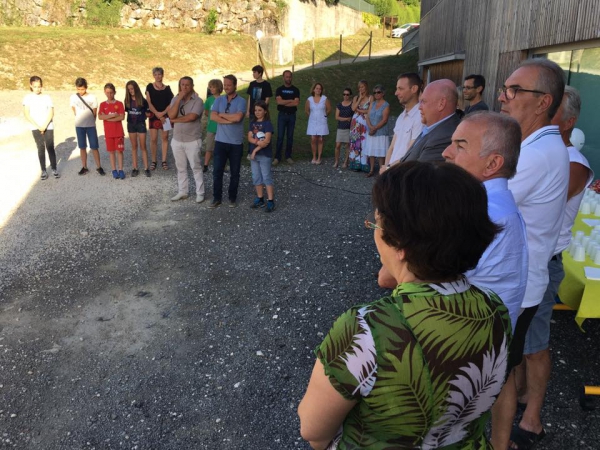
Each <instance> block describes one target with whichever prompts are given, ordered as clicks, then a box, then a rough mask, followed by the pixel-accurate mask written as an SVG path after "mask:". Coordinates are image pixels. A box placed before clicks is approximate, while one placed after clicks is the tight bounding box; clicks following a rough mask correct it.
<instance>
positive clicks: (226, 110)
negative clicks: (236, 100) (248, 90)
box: [225, 102, 231, 114]
mask: <svg viewBox="0 0 600 450" xmlns="http://www.w3.org/2000/svg"><path fill="white" fill-rule="evenodd" d="M229 108H231V102H227V106H226V107H225V114H227V113H228V112H229Z"/></svg>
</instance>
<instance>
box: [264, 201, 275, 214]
mask: <svg viewBox="0 0 600 450" xmlns="http://www.w3.org/2000/svg"><path fill="white" fill-rule="evenodd" d="M273 211H275V202H274V201H273V200H267V210H266V212H268V213H270V212H273Z"/></svg>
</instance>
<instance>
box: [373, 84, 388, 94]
mask: <svg viewBox="0 0 600 450" xmlns="http://www.w3.org/2000/svg"><path fill="white" fill-rule="evenodd" d="M373 90H374V91H381V92H383V93H384V94H385V88H384V87H383V85H381V84H376V85H375V86H373Z"/></svg>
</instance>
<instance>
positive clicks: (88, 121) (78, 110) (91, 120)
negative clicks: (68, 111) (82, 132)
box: [69, 93, 98, 128]
mask: <svg viewBox="0 0 600 450" xmlns="http://www.w3.org/2000/svg"><path fill="white" fill-rule="evenodd" d="M82 98H83V99H84V100H85V102H86V103H87V104H88V105H90V108H92V109H95V108H98V101H97V100H96V96H95V95H93V94H90V93H86V94H85V95H83V96H82ZM69 106H71V107H72V108H75V126H76V127H82V128H89V127H95V126H96V118H95V117H94V115H93V114H92V112H91V111H90V108H88V107H87V106H85V105H84V104H83V102H82V101H81V99H80V98H78V97H77V94H73V95H71V99H70V101H69Z"/></svg>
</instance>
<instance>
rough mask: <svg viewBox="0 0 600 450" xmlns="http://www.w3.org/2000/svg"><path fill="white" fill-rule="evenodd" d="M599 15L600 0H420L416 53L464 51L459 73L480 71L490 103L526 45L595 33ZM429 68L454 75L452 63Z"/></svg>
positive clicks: (429, 56)
mask: <svg viewBox="0 0 600 450" xmlns="http://www.w3.org/2000/svg"><path fill="white" fill-rule="evenodd" d="M599 21H600V1H599V0H423V1H422V2H421V27H420V31H419V32H420V43H419V45H420V46H419V59H420V61H426V60H429V59H432V58H437V57H444V56H448V55H453V54H456V53H464V55H465V59H464V65H463V70H464V72H463V76H466V75H468V74H470V73H478V74H482V75H483V76H484V77H485V78H486V81H487V88H486V91H485V92H484V100H485V101H486V103H488V104H489V105H494V104H496V103H495V101H496V98H495V97H496V90H497V88H498V87H500V86H501V85H502V84H503V82H504V80H505V79H506V77H507V76H508V75H509V74H510V73H511V72H512V71H513V70H514V69H515V68H516V67H517V66H518V65H519V62H520V61H522V60H523V59H525V58H526V57H527V50H529V49H535V48H540V47H546V46H551V45H558V44H565V43H572V42H577V41H583V40H589V39H597V38H598V37H600V36H599V25H598V23H599ZM432 70H435V72H436V75H439V74H440V71H441V72H442V75H443V71H444V70H447V71H448V75H451V76H452V77H454V76H455V74H454V72H453V70H454V69H453V68H451V66H447V67H446V68H445V69H444V67H441V68H438V69H432V67H431V66H430V71H432ZM447 78H450V76H447Z"/></svg>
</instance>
